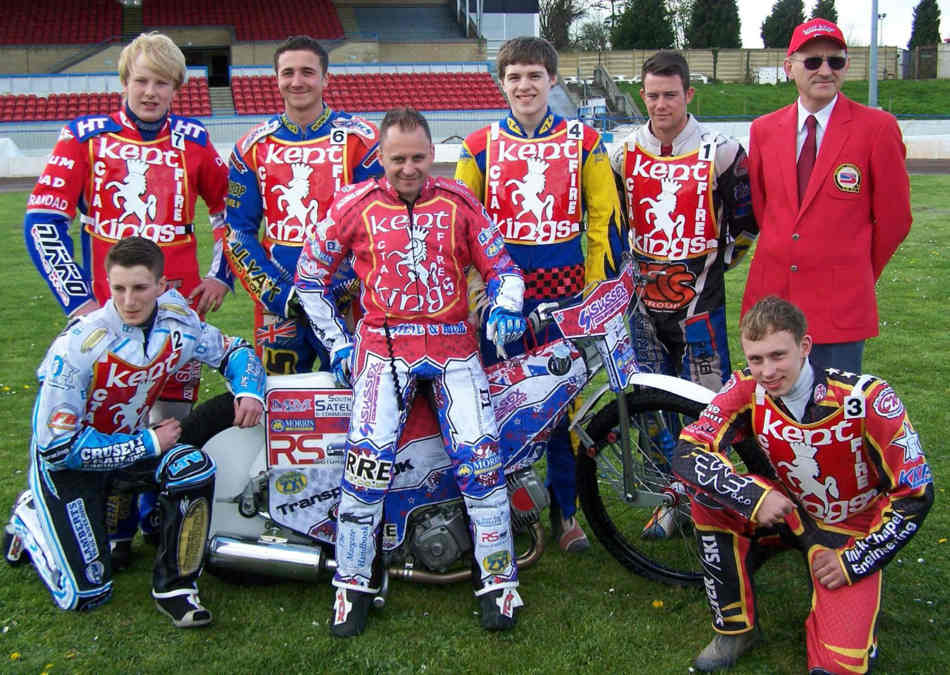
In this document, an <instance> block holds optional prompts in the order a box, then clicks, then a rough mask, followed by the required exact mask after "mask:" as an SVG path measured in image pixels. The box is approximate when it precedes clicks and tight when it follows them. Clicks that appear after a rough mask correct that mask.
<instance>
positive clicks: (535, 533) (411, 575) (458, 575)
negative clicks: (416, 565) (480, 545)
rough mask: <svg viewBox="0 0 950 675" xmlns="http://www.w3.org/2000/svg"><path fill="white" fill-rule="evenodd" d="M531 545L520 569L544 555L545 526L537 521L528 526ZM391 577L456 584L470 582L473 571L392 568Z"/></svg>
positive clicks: (523, 554) (522, 556) (518, 558)
mask: <svg viewBox="0 0 950 675" xmlns="http://www.w3.org/2000/svg"><path fill="white" fill-rule="evenodd" d="M528 534H529V535H530V538H531V545H530V546H529V548H528V550H527V551H525V552H524V553H522V554H521V555H519V556H518V557H517V562H518V569H519V570H522V569H526V568H528V567H531V565H533V564H535V563H536V562H538V560H540V559H541V555H542V554H543V553H544V526H543V525H542V524H541V523H540V522H538V521H535V522H534V523H532V524H530V525H529V526H528ZM388 572H389V576H391V577H393V578H395V579H403V580H405V581H414V582H416V583H420V584H454V583H457V582H459V581H470V580H471V578H472V570H470V569H465V570H457V571H455V572H429V571H427V570H419V569H411V568H406V567H395V566H394V567H390V568H389V570H388Z"/></svg>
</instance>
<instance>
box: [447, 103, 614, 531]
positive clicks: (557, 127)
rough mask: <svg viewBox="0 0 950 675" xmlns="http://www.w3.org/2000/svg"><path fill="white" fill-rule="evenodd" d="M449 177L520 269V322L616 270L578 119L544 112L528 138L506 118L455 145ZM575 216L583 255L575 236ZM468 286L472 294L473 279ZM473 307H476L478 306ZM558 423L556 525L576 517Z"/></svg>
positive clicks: (609, 192)
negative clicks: (481, 210) (473, 201)
mask: <svg viewBox="0 0 950 675" xmlns="http://www.w3.org/2000/svg"><path fill="white" fill-rule="evenodd" d="M455 177H456V178H457V179H458V180H461V181H462V182H463V183H465V185H467V186H468V188H469V189H470V190H471V191H472V192H473V193H474V194H475V196H476V197H478V198H479V200H480V201H481V202H482V203H483V204H484V205H485V209H486V210H487V211H488V213H489V215H490V216H491V218H492V220H494V222H495V224H496V225H497V227H498V229H499V231H500V232H501V234H502V236H503V237H504V239H505V246H506V248H507V249H508V253H509V254H510V255H511V257H512V258H513V259H514V261H515V262H516V263H517V264H518V266H519V267H520V268H521V269H522V271H523V272H524V278H525V303H524V314H525V316H527V315H528V314H529V313H530V312H532V311H533V310H534V309H535V307H537V306H538V304H540V303H541V302H549V301H551V300H558V299H563V298H567V297H570V296H572V295H574V294H576V293H578V292H580V291H581V290H582V289H583V288H584V286H585V285H586V284H590V283H593V282H597V281H601V280H603V279H605V278H607V277H608V276H613V275H615V274H616V273H617V270H618V269H619V263H620V255H621V253H622V251H623V250H624V249H625V248H626V243H627V235H626V231H625V230H624V226H623V223H622V217H621V211H620V203H619V201H618V198H617V194H616V189H615V187H614V181H613V176H612V175H611V171H610V165H609V162H608V159H607V154H606V150H605V149H604V145H603V143H602V142H601V139H600V134H598V133H597V131H595V130H594V129H592V128H591V127H589V126H587V125H585V124H583V123H582V122H581V121H579V120H567V119H564V118H562V117H560V116H558V115H555V114H554V113H552V112H551V111H550V109H549V110H548V112H547V114H546V115H545V117H544V119H543V120H542V121H541V123H540V124H539V125H538V128H537V129H535V130H533V134H529V130H526V129H524V128H523V127H522V126H521V123H520V122H518V120H517V119H515V117H514V115H512V114H509V115H508V116H507V117H505V118H504V119H502V120H501V121H500V122H495V123H493V124H491V125H490V126H488V127H485V128H484V129H480V130H478V131H476V132H474V133H472V134H470V135H469V136H468V137H467V138H466V139H465V142H464V143H463V145H462V151H461V156H460V157H459V161H458V165H457V166H456V169H455ZM585 212H586V214H587V224H586V229H587V255H586V257H585V255H584V250H583V248H582V236H581V234H582V230H583V229H584V226H583V225H582V222H583V215H584V213H585ZM469 281H470V283H471V286H472V288H473V289H475V288H477V286H478V284H477V279H475V278H474V275H470V276H469ZM474 304H476V305H481V306H482V307H481V309H484V305H485V303H484V301H483V300H481V299H476V300H475V303H474ZM482 316H483V317H487V316H488V315H487V314H484V313H483V314H482ZM481 327H482V328H481V331H480V335H481V353H482V359H483V360H484V363H485V364H486V365H491V364H493V363H496V362H497V361H498V357H497V354H496V350H495V346H494V344H492V342H491V341H490V340H488V339H487V337H486V335H485V321H481ZM559 337H560V335H559V334H558V333H557V330H556V329H554V328H553V327H549V328H548V329H546V330H544V331H542V332H540V333H533V334H530V335H526V336H525V340H524V341H523V342H520V343H519V342H515V343H512V344H510V345H508V346H507V347H506V348H505V349H506V351H507V353H508V355H509V356H515V355H517V354H521V353H523V352H524V351H525V350H526V349H528V348H531V347H534V346H537V345H543V344H547V343H548V342H551V341H552V340H555V339H557V338H559ZM568 426H569V419H568V417H567V416H565V417H564V418H563V420H562V422H561V423H560V424H559V425H558V426H557V427H556V428H555V429H554V430H553V432H552V434H551V438H550V441H549V443H548V447H547V464H548V470H547V478H546V481H547V484H548V487H549V488H550V489H551V490H552V491H553V495H554V499H555V501H556V502H557V506H558V508H559V509H560V511H561V514H562V515H563V517H564V518H565V519H569V518H570V517H571V516H573V515H574V513H575V511H576V510H577V507H576V492H577V491H576V487H575V479H574V473H575V467H574V452H573V449H572V447H571V437H570V433H569V432H568Z"/></svg>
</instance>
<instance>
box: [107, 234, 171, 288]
mask: <svg viewBox="0 0 950 675" xmlns="http://www.w3.org/2000/svg"><path fill="white" fill-rule="evenodd" d="M116 265H118V266H119V267H135V266H137V265H142V266H144V267H145V268H147V269H148V270H149V271H150V272H151V273H152V274H154V275H155V280H156V281H157V280H158V279H161V278H162V275H163V274H164V273H165V255H164V254H163V253H162V249H161V248H159V246H158V244H156V243H155V242H154V241H152V240H151V239H146V238H145V237H126V238H125V239H120V240H119V241H117V242H116V243H115V245H114V246H113V247H112V248H110V249H109V252H108V253H107V254H106V274H108V273H109V270H111V269H112V268H113V267H115V266H116Z"/></svg>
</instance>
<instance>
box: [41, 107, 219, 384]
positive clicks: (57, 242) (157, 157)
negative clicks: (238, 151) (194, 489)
mask: <svg viewBox="0 0 950 675" xmlns="http://www.w3.org/2000/svg"><path fill="white" fill-rule="evenodd" d="M156 126H157V128H156V129H154V130H149V131H144V130H140V127H139V125H138V124H137V120H136V119H135V118H134V116H133V115H132V113H131V111H129V110H128V108H127V107H126V108H124V109H122V110H119V111H118V112H115V113H113V114H111V115H88V116H86V117H79V118H77V119H75V120H73V121H72V122H69V123H68V124H67V125H66V126H65V127H63V130H62V131H61V132H60V135H59V141H58V142H57V143H56V146H55V147H54V148H53V154H52V155H51V156H50V158H49V162H48V163H47V164H46V169H45V170H44V172H43V175H42V176H40V178H39V180H38V181H37V183H36V187H35V188H33V193H32V194H31V195H30V197H29V199H28V201H27V206H26V217H25V219H24V236H25V238H26V248H27V250H28V251H29V252H30V256H31V258H32V259H33V264H34V265H36V268H37V269H38V270H39V272H40V274H42V275H43V277H44V278H45V279H46V283H47V284H48V285H49V287H50V290H51V291H52V292H53V296H54V297H55V298H56V300H57V301H58V302H59V304H60V305H61V306H62V308H63V311H65V312H66V314H67V315H68V316H69V315H72V314H73V312H75V311H76V310H77V309H79V308H80V307H81V306H82V305H84V304H85V303H87V302H89V301H90V300H94V301H95V302H97V303H99V304H100V305H101V304H103V303H105V301H106V300H107V299H108V298H109V284H108V281H107V280H106V274H105V268H104V261H105V256H106V253H107V252H108V251H109V249H110V248H111V247H112V245H113V244H114V243H115V242H117V241H119V240H120V239H124V238H125V237H130V236H133V235H138V236H142V237H145V238H147V239H151V240H152V241H154V242H155V243H157V244H158V245H159V246H161V247H162V252H163V253H164V255H165V277H166V279H167V280H168V287H169V288H175V289H178V290H179V291H180V292H181V293H182V294H183V295H185V296H188V295H189V294H190V293H191V291H192V290H194V288H195V287H196V286H198V284H199V283H200V281H201V279H200V275H199V272H198V259H197V242H196V239H195V226H194V219H195V201H196V199H197V198H198V196H199V195H200V196H201V198H202V199H204V201H205V203H206V204H207V205H208V211H209V213H210V214H211V227H212V234H213V235H214V239H215V246H214V254H213V256H212V261H211V268H210V270H209V272H208V274H207V277H209V278H212V279H215V280H217V281H219V282H221V283H223V284H226V285H228V286H229V287H230V286H231V285H232V280H231V272H230V270H229V269H228V266H227V263H226V261H225V260H224V256H223V255H222V249H223V240H224V234H225V227H224V197H225V194H226V192H227V171H226V169H225V166H224V162H223V161H222V160H221V158H220V156H219V155H218V152H217V150H215V148H214V146H213V145H212V144H211V139H210V138H209V137H208V131H207V130H206V129H205V128H204V126H203V125H202V124H201V122H199V121H198V120H195V119H190V118H187V117H179V116H177V115H168V116H167V119H166V120H165V121H164V122H163V123H162V124H161V125H160V126H158V125H156ZM77 210H78V211H79V221H80V224H81V227H82V230H81V234H80V242H81V246H82V264H80V263H78V262H77V261H76V258H75V255H74V250H73V239H72V237H71V236H70V234H69V224H70V222H71V221H72V219H73V217H74V216H75V215H76V211H77ZM200 377H201V366H200V364H198V363H193V364H190V365H189V366H188V367H187V368H182V369H180V370H179V372H178V374H177V375H176V377H175V378H174V379H172V380H171V381H169V383H168V386H166V388H165V391H164V392H163V393H162V399H163V400H170V401H187V402H189V403H194V402H195V401H196V400H197V397H198V388H199V384H200Z"/></svg>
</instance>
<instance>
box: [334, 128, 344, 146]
mask: <svg viewBox="0 0 950 675" xmlns="http://www.w3.org/2000/svg"><path fill="white" fill-rule="evenodd" d="M330 142H331V143H333V144H334V145H343V144H344V143H346V130H345V129H334V130H333V131H331V132H330Z"/></svg>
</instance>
